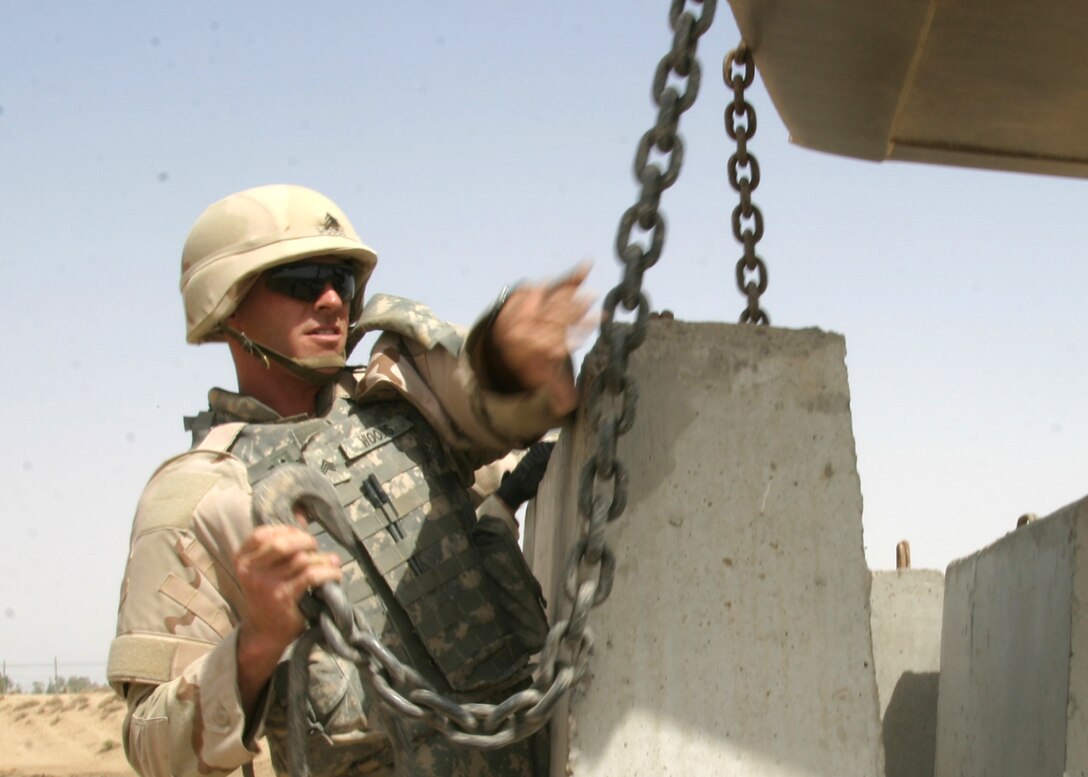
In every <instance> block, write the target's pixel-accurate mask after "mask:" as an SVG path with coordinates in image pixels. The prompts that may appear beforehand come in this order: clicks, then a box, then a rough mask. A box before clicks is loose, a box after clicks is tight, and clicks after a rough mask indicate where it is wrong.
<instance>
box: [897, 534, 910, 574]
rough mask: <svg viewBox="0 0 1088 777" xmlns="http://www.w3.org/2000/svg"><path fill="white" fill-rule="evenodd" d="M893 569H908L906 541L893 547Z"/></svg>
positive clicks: (908, 551) (908, 557) (908, 548)
mask: <svg viewBox="0 0 1088 777" xmlns="http://www.w3.org/2000/svg"><path fill="white" fill-rule="evenodd" d="M895 568H896V569H910V543H909V542H907V541H906V540H901V541H900V542H899V544H898V545H896V546H895Z"/></svg>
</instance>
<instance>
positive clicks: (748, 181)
mask: <svg viewBox="0 0 1088 777" xmlns="http://www.w3.org/2000/svg"><path fill="white" fill-rule="evenodd" d="M755 76H756V66H755V61H754V60H753V58H752V51H751V49H749V48H748V46H747V45H746V44H744V43H741V45H740V46H738V47H737V48H736V49H735V50H733V51H731V52H730V53H729V55H728V56H726V58H725V61H724V62H723V63H722V78H723V80H724V81H725V85H726V86H727V87H729V88H730V89H732V90H733V102H731V103H730V104H729V105H728V107H726V109H725V131H726V133H727V134H728V135H729V137H730V138H731V139H732V140H734V141H736V143H737V150H736V152H735V153H734V154H733V155H732V156H730V157H729V162H728V166H727V167H728V172H729V185H730V186H732V187H733V189H734V190H736V191H737V192H739V193H740V204H739V205H737V207H735V208H734V209H733V216H732V225H733V237H735V238H736V239H737V241H738V242H740V243H741V244H742V245H743V246H744V255H743V256H741V258H740V260H739V261H738V262H737V288H738V289H740V293H741V294H743V295H744V296H745V297H747V298H748V306H747V307H746V308H745V309H744V310H743V311H742V312H741V314H740V322H741V323H742V324H743V323H752V324H765V325H767V324H770V323H771V318H770V316H768V315H767V312H766V311H765V310H763V309H762V308H760V306H759V298H760V295H762V294H763V292H765V291H766V290H767V265H766V264H765V263H764V262H763V259H761V258H760V257H759V256H758V255H757V254H756V243H758V242H759V241H760V239H761V238H762V237H763V213H762V212H761V211H760V209H759V208H758V207H757V206H756V204H755V203H754V202H752V192H753V191H755V190H756V187H758V186H759V160H757V159H756V157H755V155H754V154H751V153H749V152H748V141H749V139H751V138H752V137H753V136H754V135H755V134H756V111H755V109H754V108H753V107H752V105H751V103H749V102H748V101H747V100H746V99H744V90H745V89H746V88H747V87H749V86H751V85H752V82H753V81H754V80H755Z"/></svg>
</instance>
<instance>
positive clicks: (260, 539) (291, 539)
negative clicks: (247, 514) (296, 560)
mask: <svg viewBox="0 0 1088 777" xmlns="http://www.w3.org/2000/svg"><path fill="white" fill-rule="evenodd" d="M316 548H317V541H316V540H315V539H314V538H313V537H312V536H310V534H308V533H307V532H305V531H303V530H302V529H299V528H297V527H292V526H258V527H257V528H256V529H254V530H253V533H252V534H251V535H250V536H249V537H248V538H246V541H245V542H243V543H242V547H241V548H239V550H238V556H237V558H238V559H239V560H244V561H245V562H246V563H247V564H248V565H249V566H250V567H265V566H274V565H277V564H281V563H283V561H284V560H285V559H287V558H289V557H291V556H293V555H294V554H296V553H300V552H305V551H312V550H314V549H316Z"/></svg>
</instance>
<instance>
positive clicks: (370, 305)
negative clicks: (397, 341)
mask: <svg viewBox="0 0 1088 777" xmlns="http://www.w3.org/2000/svg"><path fill="white" fill-rule="evenodd" d="M359 330H360V332H373V331H382V332H394V333H396V334H398V335H402V336H404V337H407V338H409V339H410V340H415V341H416V342H418V343H420V344H421V345H423V346H424V347H425V348H427V350H431V349H432V348H435V347H436V346H441V347H442V348H445V349H446V350H447V351H449V352H450V353H452V354H453V355H454V356H456V355H457V354H459V353H460V352H461V347H462V346H463V345H464V342H465V336H464V333H463V332H462V331H461V330H460V329H458V328H457V327H455V326H454V325H453V324H451V323H449V322H448V321H443V320H442V319H440V318H439V317H438V316H436V315H435V314H434V312H433V311H432V310H431V309H430V308H429V307H427V306H426V305H424V304H423V303H421V302H416V301H414V300H410V299H406V298H404V297H395V296H393V295H392V294H375V295H373V296H372V297H371V298H370V300H369V301H368V302H367V303H366V307H365V308H363V314H362V316H360V318H359Z"/></svg>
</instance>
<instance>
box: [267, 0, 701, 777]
mask: <svg viewBox="0 0 1088 777" xmlns="http://www.w3.org/2000/svg"><path fill="white" fill-rule="evenodd" d="M687 5H691V6H695V7H701V8H702V12H701V13H700V14H698V15H695V14H694V13H692V11H689V10H686V6H687ZM716 6H717V0H672V5H671V7H670V10H669V23H670V26H671V27H672V29H673V31H674V37H673V44H672V49H671V50H670V51H669V52H668V53H667V54H665V56H664V57H663V58H662V59H661V62H660V63H659V65H658V67H657V70H656V72H655V75H654V80H653V91H652V93H653V98H654V101H655V102H656V103H657V105H658V108H659V111H658V117H657V123H656V124H655V125H654V126H653V127H652V128H651V129H650V130H649V131H648V132H647V133H646V134H645V135H643V137H642V140H641V141H640V143H639V146H638V150H637V152H636V154H635V165H634V172H635V176H636V178H637V179H638V180H639V181H640V182H641V184H642V190H641V193H640V195H639V199H638V202H637V203H635V205H633V206H632V207H631V208H629V209H628V210H627V211H626V212H625V213H624V214H623V217H622V218H621V220H620V225H619V229H618V233H617V236H616V253H617V255H618V257H619V259H620V260H621V262H622V263H623V265H624V272H623V278H622V280H621V282H620V283H619V284H618V285H617V286H616V287H615V288H613V289H612V290H611V291H610V292H609V293H608V295H607V296H606V297H605V301H604V304H603V311H602V317H601V326H600V337H599V340H600V344H599V345H598V348H599V349H600V351H599V357H600V358H601V360H602V362H603V363H604V365H605V366H604V368H603V369H602V371H601V372H600V373H598V374H597V376H596V378H595V381H594V383H593V384H592V385H591V386H590V388H589V391H588V398H587V402H586V415H587V418H588V420H589V422H590V424H591V426H592V429H593V431H594V432H595V433H596V434H597V452H596V454H595V455H594V456H593V457H592V458H591V459H590V460H589V461H588V462H586V464H585V466H584V467H583V469H582V472H581V478H580V482H579V490H578V510H579V514H580V515H581V516H582V518H583V520H584V521H585V530H584V534H583V538H582V539H580V540H579V541H578V542H576V543H575V545H574V547H573V548H571V551H570V553H569V555H568V557H567V561H566V566H565V568H564V573H565V574H564V585H563V589H564V593H565V595H566V598H567V599H568V600H569V601H570V602H571V603H572V605H571V611H570V615H569V616H568V617H567V618H565V619H563V620H561V621H559V622H558V623H556V624H555V625H554V626H552V628H551V630H550V631H549V632H548V636H547V639H546V641H545V644H544V648H543V650H542V651H541V653H540V656H539V665H538V669H537V671H536V673H535V676H534V679H533V681H532V684H531V685H530V686H529V687H528V688H526V689H525V690H522V691H519V692H516V693H514V694H512V695H511V696H509V697H508V698H507V699H506V700H504V701H502V702H500V703H499V704H473V703H467V704H461V703H459V702H457V701H455V700H453V699H450V698H448V697H446V696H443V695H442V694H440V693H439V692H438V691H436V690H435V689H434V688H433V687H432V686H431V685H430V684H429V683H428V682H427V680H426V679H425V678H424V677H423V676H422V675H421V674H420V673H419V672H417V671H416V670H415V669H413V668H411V667H409V666H406V665H405V664H403V663H402V662H400V661H399V660H398V659H397V658H396V657H395V656H394V655H393V654H392V653H391V652H390V651H389V650H388V649H387V648H386V647H385V646H384V645H383V644H382V643H381V641H380V640H379V639H378V638H377V637H376V636H375V635H374V633H373V632H372V631H370V629H369V628H367V627H366V626H365V624H360V623H359V622H358V619H357V618H356V617H355V614H354V611H353V609H352V606H351V603H350V602H349V601H348V600H347V598H346V596H345V595H344V592H343V590H342V589H341V588H340V587H339V586H336V585H332V584H326V585H325V586H323V587H322V588H320V589H318V590H316V591H315V592H314V594H313V595H312V597H311V598H310V599H309V600H308V601H307V602H306V607H305V608H304V609H308V610H309V612H310V614H311V622H312V623H316V624H317V626H312V627H311V631H309V632H307V634H306V635H305V640H306V641H309V640H311V639H316V638H317V634H316V629H320V634H321V637H322V638H323V642H324V644H325V645H326V646H327V648H328V649H329V650H330V651H332V652H334V653H336V654H337V655H339V656H341V657H343V658H345V659H346V660H349V661H351V662H353V663H355V664H356V665H357V666H358V667H359V668H360V670H361V672H362V674H363V680H364V681H365V682H368V683H369V684H370V686H371V687H372V688H373V689H374V691H375V693H377V695H378V696H379V698H381V700H382V701H383V702H384V703H385V704H386V705H387V707H388V708H390V709H391V710H393V711H394V712H395V713H396V714H398V715H402V716H404V717H406V718H409V719H412V720H416V721H420V722H423V723H426V724H427V725H429V726H430V727H432V728H434V729H435V730H437V731H439V732H441V733H442V734H443V735H445V736H446V737H447V738H448V739H449V740H450V741H452V742H454V743H455V744H459V745H467V746H471V747H479V748H483V749H494V748H500V747H505V746H507V745H509V744H511V743H513V742H515V741H517V740H519V739H523V738H525V737H527V736H529V735H531V734H533V733H535V732H536V731H538V730H540V729H541V728H542V727H543V726H544V725H545V724H546V723H547V721H548V720H549V719H550V717H551V714H552V712H553V710H554V708H555V705H556V703H557V702H558V701H559V700H560V699H561V698H562V697H563V695H564V694H565V693H566V692H567V691H568V690H569V689H570V688H571V687H572V686H573V685H575V684H576V683H578V682H579V681H580V680H581V679H582V678H583V677H584V676H585V674H586V671H587V669H588V663H589V658H590V655H591V654H592V652H593V641H594V637H593V630H592V629H591V628H590V626H589V624H588V620H589V613H590V610H591V609H592V608H594V607H596V606H597V605H599V604H601V603H602V602H604V601H605V600H606V599H607V598H608V596H609V594H610V593H611V590H612V583H613V579H614V577H615V571H616V557H615V555H614V554H613V552H612V550H611V549H609V547H608V544H607V543H606V542H605V537H604V530H605V527H606V525H607V524H608V523H609V522H611V521H614V520H616V519H617V518H619V517H620V515H621V514H622V513H623V510H624V508H625V507H626V504H627V469H626V467H624V465H623V464H622V462H621V461H620V460H619V459H618V458H617V456H616V445H617V442H618V440H619V438H620V436H622V435H623V434H625V433H626V432H627V431H629V430H630V429H631V426H632V424H633V423H634V419H635V406H636V404H637V399H638V391H637V387H636V385H635V382H634V380H633V379H632V378H630V377H628V376H627V361H628V357H629V356H630V355H631V353H632V352H633V351H634V350H635V349H636V348H638V346H639V345H640V344H641V343H642V341H643V340H644V339H645V337H646V327H647V322H648V320H649V302H648V300H647V298H646V295H645V294H644V293H643V292H642V277H643V274H644V273H645V271H646V270H647V269H648V268H649V267H651V266H652V265H653V264H654V263H655V262H656V261H657V260H658V258H659V257H660V255H661V250H662V247H663V245H664V241H665V220H664V218H663V216H662V215H661V214H660V212H659V211H658V205H659V202H660V198H661V194H662V192H663V191H664V190H665V189H667V188H668V187H670V186H672V184H673V183H674V182H675V181H676V179H677V176H678V175H679V172H680V166H681V163H682V161H683V143H682V141H681V139H680V137H679V136H678V135H677V127H678V123H679V119H680V115H681V114H682V113H683V112H684V111H686V110H687V109H688V108H690V107H691V105H692V104H693V103H694V102H695V97H696V95H697V93H698V89H699V81H700V75H701V68H700V66H699V63H698V61H697V60H696V58H695V54H696V48H697V44H698V40H699V38H700V37H701V36H702V35H703V33H705V32H706V31H707V29H709V27H710V24H711V22H712V21H713V18H714V11H715V8H716ZM670 77H675V79H677V80H678V81H680V82H684V88H683V90H682V91H681V90H680V89H679V88H678V87H677V86H674V85H670V84H669V83H668V82H669V79H670ZM655 149H656V150H657V151H658V152H659V153H660V154H662V155H664V156H666V157H667V161H666V163H665V164H664V170H662V167H661V166H659V165H658V164H656V163H653V162H651V161H650V156H651V153H652V152H653V150H655ZM636 225H637V226H638V227H639V228H640V229H641V230H642V231H643V232H644V233H647V234H648V242H649V248H648V249H646V248H643V247H642V246H640V245H638V244H636V243H634V242H632V232H633V231H634V228H635V226H636ZM620 303H622V304H623V306H624V308H625V309H626V310H627V311H636V314H635V320H634V322H633V323H631V324H622V323H620V322H618V321H616V307H617V305H618V304H620ZM314 600H319V606H315V605H318V602H316V601H314ZM300 639H301V638H300ZM308 652H309V651H307V650H296V651H295V658H293V659H292V664H291V667H290V678H291V679H290V682H291V683H292V686H291V687H292V688H293V689H296V690H292V691H291V699H292V709H291V717H293V718H294V719H295V723H294V724H292V725H293V730H292V733H291V734H289V741H288V746H289V760H290V761H291V765H290V768H291V773H292V774H294V775H299V776H300V777H305V775H308V774H309V771H308V769H307V767H306V762H305V756H304V754H303V746H302V741H301V738H302V733H301V732H302V726H303V723H302V721H301V717H299V716H301V715H303V714H304V712H305V710H304V706H303V705H302V704H299V703H295V701H294V700H296V699H305V697H306V695H305V693H304V692H303V690H301V689H305V687H306V684H307V682H308V680H307V673H308V666H307V661H306V657H307V654H308Z"/></svg>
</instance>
